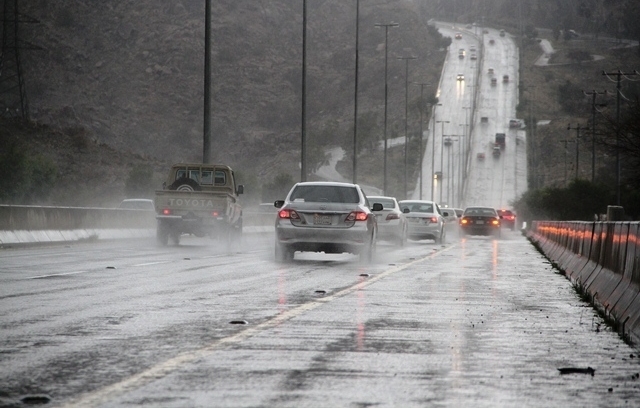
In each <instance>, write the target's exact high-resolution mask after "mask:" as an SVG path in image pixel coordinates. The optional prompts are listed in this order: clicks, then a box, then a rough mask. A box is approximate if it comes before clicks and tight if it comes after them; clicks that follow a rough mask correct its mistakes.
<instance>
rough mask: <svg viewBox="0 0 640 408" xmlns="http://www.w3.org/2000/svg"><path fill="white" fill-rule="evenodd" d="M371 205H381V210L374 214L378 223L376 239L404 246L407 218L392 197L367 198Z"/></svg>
mask: <svg viewBox="0 0 640 408" xmlns="http://www.w3.org/2000/svg"><path fill="white" fill-rule="evenodd" d="M368 198H369V202H370V203H371V204H375V203H380V204H382V210H381V211H378V212H376V221H378V239H379V240H383V241H392V242H395V243H396V244H397V245H398V246H404V244H405V243H406V242H407V218H406V217H405V216H404V213H403V212H402V210H401V209H400V205H399V204H398V201H397V200H396V199H395V198H394V197H384V196H369V197H368Z"/></svg>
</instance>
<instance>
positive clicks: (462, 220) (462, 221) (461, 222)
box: [460, 218, 469, 224]
mask: <svg viewBox="0 0 640 408" xmlns="http://www.w3.org/2000/svg"><path fill="white" fill-rule="evenodd" d="M468 223H469V220H468V219H466V218H463V219H461V220H460V224H468Z"/></svg>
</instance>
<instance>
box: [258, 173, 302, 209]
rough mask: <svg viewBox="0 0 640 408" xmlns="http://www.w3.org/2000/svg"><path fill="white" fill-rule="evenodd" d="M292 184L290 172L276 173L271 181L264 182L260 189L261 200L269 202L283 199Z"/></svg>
mask: <svg viewBox="0 0 640 408" xmlns="http://www.w3.org/2000/svg"><path fill="white" fill-rule="evenodd" d="M294 184H295V181H293V177H291V175H290V174H288V173H280V174H278V175H277V176H276V177H275V178H274V179H273V181H272V182H271V183H268V184H266V185H265V186H264V188H263V189H262V202H265V203H270V202H273V201H275V200H284V199H285V197H286V196H287V194H288V193H289V190H291V187H293V185H294Z"/></svg>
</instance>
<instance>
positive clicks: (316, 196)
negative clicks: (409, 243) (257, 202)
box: [274, 182, 383, 262]
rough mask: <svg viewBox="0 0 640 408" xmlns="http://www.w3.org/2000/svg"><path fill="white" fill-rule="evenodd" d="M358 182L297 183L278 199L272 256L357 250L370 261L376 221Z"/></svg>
mask: <svg viewBox="0 0 640 408" xmlns="http://www.w3.org/2000/svg"><path fill="white" fill-rule="evenodd" d="M369 203H370V201H369V200H368V199H367V197H366V196H365V194H364V192H363V191H362V189H361V188H360V186H359V185H357V184H350V183H334V182H303V183H297V184H295V185H294V186H293V187H292V188H291V191H289V194H287V198H286V199H285V200H277V201H276V202H275V203H274V205H275V206H276V208H278V209H279V210H278V214H277V215H276V222H275V257H276V261H278V262H288V261H292V260H293V257H294V253H295V252H296V251H303V252H324V253H327V254H328V253H342V252H350V253H353V254H359V255H360V259H361V260H362V261H365V262H370V261H371V260H372V259H373V255H374V252H375V248H376V240H377V234H378V224H377V222H376V217H375V215H374V214H373V211H381V210H382V208H383V207H382V204H379V203H378V204H373V205H371V206H370V204H369Z"/></svg>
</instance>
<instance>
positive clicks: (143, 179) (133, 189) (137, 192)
mask: <svg viewBox="0 0 640 408" xmlns="http://www.w3.org/2000/svg"><path fill="white" fill-rule="evenodd" d="M154 190H155V185H154V181H153V169H152V168H151V166H148V165H143V164H139V165H136V166H133V168H132V169H131V171H130V172H129V177H127V181H126V182H125V185H124V192H125V195H126V196H127V198H145V197H151V196H152V195H153V192H154Z"/></svg>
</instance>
